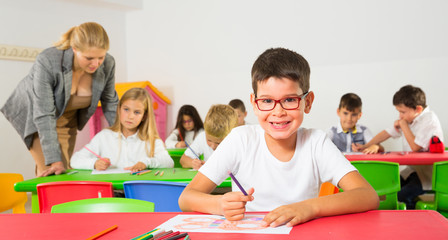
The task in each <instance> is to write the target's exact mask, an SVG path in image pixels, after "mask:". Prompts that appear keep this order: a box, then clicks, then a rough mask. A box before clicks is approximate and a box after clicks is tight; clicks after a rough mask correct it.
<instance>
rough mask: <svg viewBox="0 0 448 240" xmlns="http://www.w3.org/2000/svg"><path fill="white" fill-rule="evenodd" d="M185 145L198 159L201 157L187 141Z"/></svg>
mask: <svg viewBox="0 0 448 240" xmlns="http://www.w3.org/2000/svg"><path fill="white" fill-rule="evenodd" d="M185 145H187V147H188V149H190V151H191V152H192V153H193V154H194V155H195V156H196V158H197V159H199V156H198V155H197V154H196V153H195V152H194V151H193V149H192V148H191V147H190V145H188V143H187V141H185Z"/></svg>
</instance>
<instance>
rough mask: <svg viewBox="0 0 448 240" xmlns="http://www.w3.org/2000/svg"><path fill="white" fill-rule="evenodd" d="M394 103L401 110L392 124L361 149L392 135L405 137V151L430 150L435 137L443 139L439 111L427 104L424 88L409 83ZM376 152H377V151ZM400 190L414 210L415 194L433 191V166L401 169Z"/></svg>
mask: <svg viewBox="0 0 448 240" xmlns="http://www.w3.org/2000/svg"><path fill="white" fill-rule="evenodd" d="M392 102H393V104H394V106H395V108H396V109H397V111H398V113H399V119H398V120H395V122H394V125H393V127H390V128H388V129H386V130H383V131H382V132H380V133H378V134H377V135H376V136H375V137H373V139H372V140H371V141H370V142H368V143H367V144H366V145H364V146H362V148H367V147H370V146H371V145H372V144H379V143H381V142H384V141H386V140H387V139H389V138H390V137H392V138H398V137H402V145H403V151H413V152H419V151H428V148H429V142H430V139H431V137H432V136H437V137H439V139H441V140H443V131H442V126H441V125H440V121H439V119H438V118H437V116H436V114H435V113H434V112H433V111H431V110H429V107H428V106H426V96H425V93H424V92H423V90H422V89H420V88H418V87H415V86H412V85H406V86H403V87H402V88H400V90H398V91H397V92H396V93H395V94H394V97H393V101H392ZM374 153H375V152H374ZM400 175H401V190H400V191H399V192H398V200H399V201H400V202H404V203H406V209H414V208H415V203H416V197H417V196H418V195H420V194H423V193H424V190H430V189H431V187H432V186H431V185H432V165H412V166H406V167H404V168H402V169H401V172H400Z"/></svg>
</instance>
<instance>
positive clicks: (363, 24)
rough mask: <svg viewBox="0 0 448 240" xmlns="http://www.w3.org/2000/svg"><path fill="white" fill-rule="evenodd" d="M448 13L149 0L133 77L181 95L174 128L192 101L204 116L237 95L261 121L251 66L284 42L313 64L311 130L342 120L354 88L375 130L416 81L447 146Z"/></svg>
mask: <svg viewBox="0 0 448 240" xmlns="http://www.w3.org/2000/svg"><path fill="white" fill-rule="evenodd" d="M447 11H448V2H446V1H405V0H403V1H387V0H379V1H356V0H353V1H331V0H328V1H297V0H279V1H266V0H265V1H260V0H246V1H237V0H230V1H208V0H193V1H176V0H164V1H145V2H144V7H143V10H142V11H134V12H130V13H128V15H127V17H128V18H127V19H128V25H127V31H128V34H127V41H128V45H127V46H128V51H127V64H128V67H127V69H128V79H130V80H132V81H141V80H149V81H151V82H152V83H153V84H154V85H155V86H157V87H158V88H159V89H160V90H161V91H162V92H164V93H165V95H167V97H168V98H170V99H171V100H172V101H173V104H172V105H171V107H170V111H169V119H170V120H171V122H169V123H168V125H169V129H172V127H173V125H174V119H175V117H176V115H177V111H178V109H179V107H180V106H182V105H183V104H192V105H194V106H196V107H197V109H198V110H199V112H200V114H201V116H202V118H204V117H205V115H206V113H207V110H208V108H209V107H210V105H212V104H216V103H228V101H229V100H231V99H233V98H241V99H242V100H243V101H244V102H245V104H246V107H248V108H249V114H248V117H247V120H248V122H250V123H256V122H257V120H256V118H255V116H254V115H253V111H252V109H251V106H250V105H249V104H250V102H249V94H250V93H251V92H252V89H251V83H250V81H251V80H250V70H251V67H252V64H253V62H254V60H255V59H256V58H257V57H258V55H259V54H261V53H262V52H263V51H264V50H265V49H267V48H270V47H285V48H289V49H293V50H295V51H297V52H299V53H301V54H302V55H303V56H304V57H305V58H306V59H308V61H309V63H310V65H311V72H312V73H311V89H312V90H313V91H314V92H315V94H316V100H315V102H314V106H313V110H312V112H311V114H310V115H308V116H307V118H306V119H305V121H304V123H303V126H305V127H314V128H321V129H327V128H329V127H330V126H331V125H334V124H336V123H337V121H338V118H337V116H336V108H337V106H338V103H339V99H340V97H341V96H342V95H343V94H345V93H347V92H355V93H357V94H359V95H360V97H361V98H362V99H363V102H364V107H363V117H362V119H361V121H360V122H361V123H363V124H365V125H367V126H368V127H369V128H371V130H372V132H373V133H374V134H376V133H378V132H379V131H381V130H382V129H384V128H385V127H389V126H390V125H391V124H392V123H393V121H394V120H395V119H396V118H397V117H398V114H397V112H396V110H395V108H394V107H393V105H392V96H393V94H394V93H395V92H396V91H397V90H398V89H399V88H400V87H401V86H403V85H406V84H414V85H416V86H419V87H421V88H422V89H423V90H424V91H425V92H426V95H427V102H428V104H429V105H430V107H431V109H432V110H434V111H435V112H436V113H437V114H438V116H439V118H440V120H441V122H442V125H443V128H444V133H445V142H448V141H446V140H448V111H447V109H446V106H447V102H448V101H447V100H446V95H444V94H445V91H446V90H447V89H448V83H447V81H446V79H448V72H447V71H446V69H447V67H448V47H447V42H448V41H447V40H448V34H447V31H445V30H446V29H448V21H447V16H446V12H447ZM385 146H386V148H388V149H391V150H399V149H400V148H401V145H400V144H399V141H394V140H388V141H387V142H386V143H385Z"/></svg>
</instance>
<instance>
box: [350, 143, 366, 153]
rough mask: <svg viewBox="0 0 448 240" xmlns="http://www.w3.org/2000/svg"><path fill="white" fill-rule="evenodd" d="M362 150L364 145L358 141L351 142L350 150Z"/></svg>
mask: <svg viewBox="0 0 448 240" xmlns="http://www.w3.org/2000/svg"><path fill="white" fill-rule="evenodd" d="M362 150H364V145H363V144H359V143H352V151H353V152H361V151H362Z"/></svg>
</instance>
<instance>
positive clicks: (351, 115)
mask: <svg viewBox="0 0 448 240" xmlns="http://www.w3.org/2000/svg"><path fill="white" fill-rule="evenodd" d="M337 114H338V116H339V124H338V125H337V126H333V127H331V128H330V130H329V131H328V132H327V134H328V137H329V138H330V139H331V141H333V143H334V144H335V145H336V147H338V149H339V150H340V151H341V152H352V151H353V152H356V151H357V150H358V148H357V147H356V144H362V145H364V144H366V143H367V142H369V141H370V140H372V137H373V136H372V133H371V132H370V131H369V129H368V128H367V127H366V126H363V125H360V124H358V121H359V119H360V118H361V115H362V101H361V98H360V97H359V96H358V95H356V94H354V93H347V94H344V95H343V96H342V97H341V100H340V102H339V107H338V109H337ZM370 148H372V149H373V150H370V149H366V150H365V151H366V152H367V151H375V150H376V151H378V149H379V148H380V146H379V145H376V144H374V145H372V146H371V147H370Z"/></svg>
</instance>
